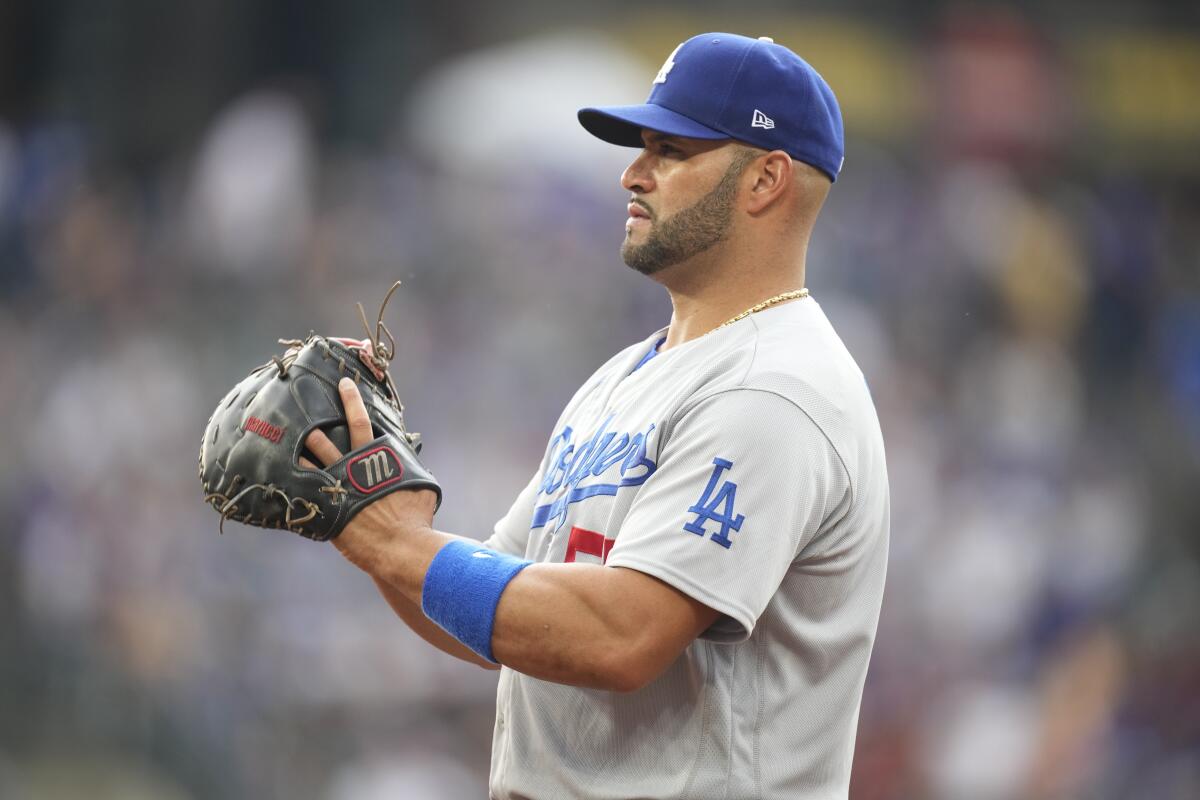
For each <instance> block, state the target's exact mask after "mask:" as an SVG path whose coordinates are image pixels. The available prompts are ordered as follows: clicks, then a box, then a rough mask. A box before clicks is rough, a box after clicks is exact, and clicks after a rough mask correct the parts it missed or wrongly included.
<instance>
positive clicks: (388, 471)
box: [346, 447, 404, 494]
mask: <svg viewBox="0 0 1200 800" xmlns="http://www.w3.org/2000/svg"><path fill="white" fill-rule="evenodd" d="M346 474H347V475H348V476H349V477H350V483H352V484H353V485H354V488H355V489H358V490H359V491H360V492H363V493H364V494H370V493H371V492H374V491H377V490H379V489H382V488H383V487H384V486H387V485H389V484H392V483H395V482H396V481H398V480H400V479H401V478H403V477H404V467H403V466H401V464H400V457H399V456H397V455H396V453H395V452H394V451H393V450H392V448H390V447H377V448H375V449H374V450H368V451H367V452H365V453H363V454H362V455H358V456H355V457H354V458H352V459H351V460H350V462H349V463H348V464H346Z"/></svg>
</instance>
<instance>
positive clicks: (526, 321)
mask: <svg viewBox="0 0 1200 800" xmlns="http://www.w3.org/2000/svg"><path fill="white" fill-rule="evenodd" d="M705 30H732V31H736V32H740V33H745V34H747V35H752V36H758V35H770V36H772V37H774V38H775V39H776V41H778V42H780V43H782V44H785V45H788V46H790V47H792V48H793V49H795V50H796V51H797V52H799V53H800V54H801V55H803V56H804V57H805V58H806V59H808V60H809V61H810V62H811V63H813V64H814V65H815V66H816V67H817V68H818V70H820V71H821V72H822V73H823V74H824V75H825V77H826V78H827V79H828V80H829V82H830V83H831V84H832V86H833V87H834V89H835V90H836V92H837V93H838V95H839V97H840V99H841V103H842V108H843V111H844V115H845V121H846V129H847V156H846V165H845V170H844V172H843V173H842V177H841V178H840V179H839V181H838V182H837V184H836V186H835V187H834V190H833V192H832V194H831V197H830V201H829V203H828V205H827V207H826V210H825V212H824V215H823V219H822V221H821V222H820V223H819V224H818V228H817V234H816V239H815V241H814V243H813V249H812V251H811V252H810V256H809V270H808V271H809V286H810V287H811V289H812V291H813V294H814V295H815V296H816V297H817V299H818V300H819V302H820V303H821V304H822V306H823V307H824V308H825V309H826V311H827V313H828V314H829V315H830V317H831V318H832V319H833V320H834V323H835V324H836V325H837V326H838V328H839V330H840V332H841V333H842V335H843V337H844V339H845V340H846V341H847V343H848V344H849V345H850V347H851V350H852V351H853V352H854V353H855V354H856V356H857V358H858V359H859V362H860V364H861V366H862V367H863V370H864V372H865V373H866V374H867V376H868V379H869V381H870V384H871V387H872V391H873V395H874V398H875V401H876V403H877V405H878V408H879V412H880V416H881V419H882V423H883V428H884V435H885V438H886V441H887V448H888V457H889V468H890V474H891V481H892V501H893V525H892V560H891V568H890V576H889V581H888V587H887V594H886V598H885V601H884V607H883V614H882V619H881V622H880V629H879V638H878V643H877V645H876V650H875V655H874V659H873V662H872V668H871V673H870V677H869V680H868V685H867V689H866V694H865V698H864V703H863V710H862V719H861V724H860V733H859V737H858V753H857V758H856V763H855V772H854V779H853V783H852V785H851V797H852V798H854V800H902V799H907V798H935V799H938V800H941V799H944V800H976V799H979V800H1007V799H1009V798H1031V799H1034V800H1043V799H1045V800H1049V799H1058V798H1063V799H1066V798H1096V799H1099V800H1104V799H1106V798H1134V797H1136V798H1153V799H1154V800H1175V799H1179V800H1183V799H1184V798H1196V797H1200V548H1198V546H1197V543H1198V540H1200V536H1198V534H1200V7H1198V6H1196V4H1195V3H1185V2H1165V1H1164V0H1156V1H1154V2H1150V1H1145V2H1137V3H1132V2H1129V3H1120V2H1114V1H1113V0H1097V1H1096V2H1079V1H1076V2H1058V3H1053V4H1049V3H1034V2H1025V3H1018V4H1009V5H1002V4H990V3H988V4H980V3H968V4H955V5H946V4H943V3H940V2H928V1H927V2H903V3H902V2H888V1H887V0H850V1H849V2H821V1H814V2H808V3H803V4H799V3H785V2H760V3H757V4H755V11H754V12H753V13H750V12H747V11H746V10H745V9H744V8H741V7H739V6H738V5H736V4H733V3H729V4H724V3H720V2H703V3H684V2H674V3H671V2H667V3H656V4H653V5H651V4H646V3H634V2H615V3H603V4H562V3H553V2H549V1H548V0H512V2H508V3H496V4H490V3H483V2H481V1H480V0H473V1H472V0H440V2H436V3H417V2H411V0H393V2H382V1H379V2H375V1H372V0H342V2H338V3H332V2H318V0H293V2H282V0H253V1H251V0H209V1H208V2H192V3H161V2H156V1H155V0H119V1H118V0H114V1H113V2H107V3H97V2H86V0H40V1H39V2H22V1H20V0H0V338H2V340H3V341H4V342H5V343H6V345H5V346H4V347H3V348H2V349H0V408H2V409H3V414H2V415H0V443H2V446H3V455H4V457H3V459H0V520H2V522H0V608H2V609H3V612H2V613H0V798H6V799H7V798H13V799H15V800H24V799H25V798H36V799H37V800H59V799H60V798H64V799H65V798H83V797H87V798H105V799H106V798H122V799H132V800H141V799H142V798H147V799H149V798H163V799H164V800H177V799H178V800H185V799H196V800H198V799H199V798H232V799H237V798H285V797H286V798H296V799H297V800H307V799H308V798H312V799H314V800H382V798H418V799H419V800H441V798H446V799H447V800H460V799H461V798H470V797H484V796H485V795H486V774H487V767H488V761H489V747H490V737H491V726H492V720H493V712H494V705H493V698H494V687H495V677H494V675H493V674H491V673H484V672H482V671H478V670H475V669H474V668H472V667H469V666H466V665H463V664H460V663H458V662H455V661H453V660H452V659H449V658H448V657H444V656H441V655H440V654H439V653H436V652H435V651H433V650H432V649H429V648H427V647H426V646H424V645H423V644H421V643H420V642H418V641H417V640H416V639H415V638H414V637H413V636H412V635H410V634H409V633H408V632H407V630H406V629H405V628H404V626H403V624H402V623H400V622H399V621H398V620H396V619H395V618H394V617H392V615H391V613H390V611H389V610H388V609H387V607H386V606H385V604H384V603H383V601H382V600H381V599H380V598H379V597H378V596H377V595H376V593H375V591H374V588H373V586H372V584H371V583H370V581H369V580H368V579H367V578H365V576H363V575H362V574H360V573H359V572H358V571H357V570H356V569H354V568H353V567H351V566H350V565H348V564H347V563H345V562H344V561H343V560H342V559H341V558H340V557H339V556H338V555H337V553H336V552H335V551H334V550H333V548H332V547H329V546H327V545H317V544H313V543H310V542H306V541H302V540H299V539H298V538H296V537H293V536H289V535H286V534H282V533H266V532H261V531H258V530H257V529H254V530H252V529H247V528H243V527H240V526H237V525H233V526H229V528H230V529H229V530H228V531H227V532H226V533H225V535H224V536H223V537H218V535H217V517H216V515H215V514H214V513H213V511H212V510H211V509H209V508H208V507H206V506H204V505H203V504H202V503H201V489H200V485H199V482H198V480H197V479H196V467H195V463H196V461H195V460H196V453H197V451H198V445H199V438H200V432H201V430H202V429H203V426H204V422H205V419H206V418H207V415H208V413H209V411H210V410H211V409H212V407H213V406H215V404H216V402H217V401H218V400H219V399H220V397H221V396H222V395H223V394H224V392H225V390H226V388H227V387H229V386H231V385H232V384H233V383H234V382H235V381H236V380H238V379H239V378H240V377H241V376H242V375H244V374H245V373H246V372H247V371H248V370H249V369H250V368H251V367H252V366H254V365H256V364H259V363H261V362H263V361H265V360H266V359H267V357H268V356H269V355H270V354H271V353H273V352H275V351H276V349H277V345H276V344H275V340H276V338H278V337H280V336H285V337H291V336H302V335H304V334H305V333H307V332H308V331H309V330H312V329H315V330H320V331H325V332H329V333H341V334H343V335H356V334H357V333H359V331H358V328H359V327H360V324H359V322H358V319H357V315H356V313H355V311H354V306H353V303H354V301H356V300H362V301H363V302H364V304H365V305H367V307H368V308H370V309H373V308H375V307H376V305H377V303H378V301H379V299H381V297H382V293H383V291H384V290H385V289H386V288H387V286H388V285H389V284H390V283H391V282H392V281H393V280H395V279H401V280H403V281H404V287H403V289H402V290H401V291H400V293H399V294H398V296H397V297H396V298H395V299H394V300H393V303H392V305H391V306H390V309H389V319H390V321H391V328H392V330H393V331H395V332H396V333H397V335H398V337H399V339H400V343H399V359H398V362H397V366H396V369H395V372H396V377H397V380H398V382H399V384H400V386H401V390H402V393H403V395H404V397H405V400H406V403H407V406H408V418H409V421H410V422H411V424H412V426H413V427H414V428H415V429H416V430H419V431H421V432H422V433H423V434H424V436H425V438H426V441H427V443H428V444H427V449H426V450H425V454H426V456H427V463H428V464H429V465H430V467H431V468H432V469H433V471H434V472H435V473H436V474H437V475H438V476H439V477H440V479H441V480H442V483H443V485H444V487H445V493H446V503H445V505H444V507H443V509H442V511H441V512H440V514H439V517H438V521H439V524H440V525H441V526H442V527H443V528H444V529H447V530H452V531H456V532H461V533H465V534H468V535H474V536H476V537H479V538H483V537H484V536H486V535H488V533H489V532H490V528H491V524H492V522H493V521H494V520H495V519H497V518H499V517H500V516H501V515H502V514H503V513H504V512H505V511H506V510H507V508H508V505H509V503H510V502H511V501H512V499H513V498H514V497H515V495H516V493H517V491H518V489H519V488H520V487H521V486H523V485H524V483H525V482H526V481H527V479H528V477H529V475H530V473H531V471H532V470H533V468H534V467H535V465H536V463H537V461H538V459H539V458H540V455H541V452H542V450H543V448H544V446H545V440H546V437H547V435H548V434H549V433H550V426H551V425H552V424H553V422H554V419H555V418H556V416H557V414H558V412H559V411H560V409H561V407H562V405H563V404H564V403H565V402H566V400H567V399H568V398H569V397H570V395H571V393H572V392H573V390H574V389H575V387H576V386H577V385H578V383H579V382H580V381H582V379H583V378H585V377H586V376H587V375H589V374H590V373H591V372H592V371H593V370H594V369H595V368H596V367H597V366H598V365H599V364H601V363H602V362H603V361H604V360H605V359H606V358H607V357H608V356H609V355H610V354H611V353H612V352H614V351H616V350H617V349H619V348H621V347H624V346H626V345H627V344H630V343H632V342H634V341H636V340H638V339H640V338H642V337H644V336H646V335H647V334H648V333H649V332H651V331H652V330H654V329H656V328H657V327H659V326H661V325H664V324H665V323H666V322H667V320H668V317H669V313H670V309H669V305H668V303H667V300H666V296H665V294H664V293H663V291H662V290H661V289H660V288H658V287H657V286H656V285H654V284H652V283H650V282H649V281H646V280H644V279H642V278H641V277H640V276H638V275H636V274H634V273H633V272H632V271H631V270H629V269H627V268H626V267H625V266H624V265H623V264H622V263H621V262H620V259H619V257H618V253H617V249H618V246H619V243H620V240H621V237H622V234H623V221H624V217H625V211H624V203H625V201H624V198H625V192H624V191H623V190H622V189H621V188H620V187H619V185H618V182H617V178H618V175H619V173H620V170H621V169H622V167H623V166H624V164H625V163H626V161H627V160H628V159H630V158H631V157H632V156H633V154H634V153H633V151H624V150H621V149H620V148H614V147H610V146H608V145H605V144H603V143H601V142H599V141H597V140H593V139H591V138H590V137H588V136H587V134H586V133H584V132H583V130H582V129H581V128H579V126H578V125H577V123H576V122H575V117H574V111H575V109H576V108H578V107H579V106H582V105H590V104H600V103H628V102H638V101H640V100H642V99H643V98H644V97H645V95H646V93H647V92H648V90H649V87H650V81H651V79H652V77H653V75H654V74H655V72H656V70H657V69H658V67H659V65H660V64H661V63H662V61H663V60H664V59H665V57H666V55H667V54H668V53H669V52H670V51H671V50H672V49H673V48H674V47H675V45H676V44H678V43H679V42H680V41H682V40H683V39H685V38H688V37H690V36H692V35H694V34H696V33H700V32H703V31H705Z"/></svg>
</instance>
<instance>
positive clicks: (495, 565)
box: [308, 33, 888, 800]
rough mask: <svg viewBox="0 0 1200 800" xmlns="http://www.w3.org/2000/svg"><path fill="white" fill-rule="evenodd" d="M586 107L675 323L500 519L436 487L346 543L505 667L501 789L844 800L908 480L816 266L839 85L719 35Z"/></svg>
mask: <svg viewBox="0 0 1200 800" xmlns="http://www.w3.org/2000/svg"><path fill="white" fill-rule="evenodd" d="M579 119H580V122H581V123H582V124H583V126H584V127H585V128H586V129H587V130H588V131H590V132H591V133H592V134H594V135H595V136H597V137H599V138H601V139H603V140H605V141H608V142H611V143H614V144H617V145H624V146H629V147H633V148H639V149H640V151H639V152H637V153H636V154H635V155H634V158H633V161H632V163H631V164H630V165H629V167H628V168H627V169H626V170H625V172H624V174H623V175H622V176H621V184H622V186H624V188H625V189H626V190H628V192H629V207H628V211H629V218H628V219H627V220H626V224H625V239H624V243H623V244H622V247H621V255H622V257H623V259H624V261H625V262H626V263H627V264H628V265H629V266H630V267H632V268H634V269H636V270H638V271H639V272H641V273H643V274H645V275H647V276H648V277H649V278H651V279H652V280H654V281H656V282H658V283H660V284H662V285H663V286H664V287H666V289H667V291H668V293H669V294H670V297H671V301H672V303H673V309H674V310H673V314H672V316H671V320H670V324H669V325H668V326H667V327H665V328H663V329H662V330H660V331H657V332H655V333H653V334H651V335H649V336H647V337H646V338H645V339H643V340H642V341H640V342H638V343H636V344H634V345H632V346H630V347H629V348H627V349H625V350H623V351H622V352H620V353H617V354H616V355H615V356H613V357H612V359H611V360H609V362H608V363H607V364H605V365H603V366H602V367H600V369H599V370H597V371H596V373H595V374H594V375H593V376H592V377H591V378H589V379H588V380H587V381H586V382H585V383H584V385H583V386H582V387H581V388H580V389H579V390H578V391H577V392H576V393H575V396H574V397H573V398H572V399H571V401H570V402H569V403H568V404H567V407H566V409H565V410H564V411H563V413H562V416H561V417H560V418H559V419H558V421H557V423H556V424H555V426H554V428H553V431H552V432H551V435H550V438H549V441H548V443H547V445H546V450H545V454H544V456H543V458H542V461H541V463H540V464H539V465H538V466H537V469H536V471H535V473H534V475H533V478H532V479H531V480H530V481H529V484H528V486H526V487H525V489H524V490H523V491H522V492H521V493H520V496H519V497H517V499H516V502H515V503H514V504H513V506H512V508H511V510H510V511H509V512H508V514H507V515H505V516H504V518H503V519H501V520H500V521H499V522H498V523H497V524H496V526H495V532H494V533H493V534H492V536H491V537H490V538H489V539H487V540H486V541H485V542H483V544H479V543H477V542H476V541H474V540H471V539H465V538H462V537H457V536H453V535H451V534H447V533H443V532H439V531H437V530H435V529H434V528H433V527H432V519H433V511H434V507H435V501H436V497H435V495H434V493H433V492H430V491H399V492H396V493H394V494H392V495H390V496H388V497H385V498H383V499H381V500H380V501H379V502H376V503H374V504H372V505H370V506H368V507H367V508H365V509H364V510H363V511H362V512H361V513H360V514H359V515H358V516H357V517H355V518H354V519H353V520H352V521H351V523H350V524H349V525H348V526H347V527H346V529H345V531H344V532H343V533H342V534H341V536H339V537H338V538H337V539H336V540H334V541H335V544H336V545H337V547H338V548H339V550H340V551H341V552H342V553H343V554H344V555H345V556H346V557H347V558H348V559H350V560H351V561H352V562H354V563H355V564H357V565H358V566H359V567H361V568H362V569H363V570H365V571H366V572H367V573H369V574H370V575H371V576H372V577H373V578H374V580H375V581H376V583H377V585H378V586H379V588H380V590H381V591H382V593H383V595H384V596H385V597H386V598H387V600H388V602H389V603H390V604H391V605H392V607H393V608H394V609H395V611H396V613H397V614H399V616H401V617H402V618H403V619H404V620H405V621H407V622H408V624H409V625H410V626H412V628H413V629H414V630H415V631H417V632H418V633H419V634H420V635H422V636H423V637H424V638H425V639H427V640H428V641H429V642H431V643H432V644H434V645H436V646H438V647H440V648H441V649H443V650H445V651H446V652H448V653H451V654H453V655H456V656H459V657H461V658H464V659H467V660H470V661H474V662H476V663H479V664H481V665H484V666H488V667H496V666H497V665H499V667H500V670H501V672H500V681H499V689H498V696H497V704H496V727H495V738H494V744H493V751H492V767H491V779H490V785H491V794H492V796H493V797H494V798H505V799H506V800H516V799H517V798H535V799H537V800H544V799H546V798H550V799H553V798H693V799H694V798H726V799H727V798H789V799H794V798H821V799H822V800H824V799H825V798H844V797H846V796H847V791H848V784H849V778H850V765H851V756H852V753H853V749H854V737H855V728H856V724H857V718H858V711H859V704H860V700H861V695H862V688H863V681H864V678H865V675H866V671H867V663H868V660H869V657H870V654H871V647H872V643H873V641H874V636H875V629H876V622H877V619H878V615H879V608H880V602H881V597H882V592H883V584H884V572H885V566H886V561H887V542H888V484H887V473H886V469H885V466H884V451H883V442H882V437H881V435H880V430H879V423H878V420H877V418H876V414H875V410H874V408H873V405H872V402H871V398H870V394H869V392H868V389H867V385H866V382H865V381H864V379H863V375H862V373H861V372H860V371H859V369H858V367H857V366H856V365H855V363H854V360H853V359H852V358H851V356H850V354H849V353H848V352H847V351H846V348H845V347H844V346H843V344H842V342H841V340H840V339H839V338H838V336H837V334H836V333H835V332H834V330H833V328H832V327H831V325H830V323H829V321H828V320H827V319H826V317H825V315H824V313H823V312H822V310H821V307H820V306H819V305H818V303H817V301H816V300H815V299H813V298H812V297H811V296H809V294H808V292H807V291H806V290H805V288H804V283H805V280H804V279H805V254H806V251H807V246H808V241H809V237H810V234H811V232H812V229H813V224H814V222H815V221H816V218H817V214H818V212H819V210H820V208H821V205H822V203H823V201H824V199H825V196H826V194H827V192H828V190H829V188H830V186H831V184H832V183H833V182H834V181H835V180H836V178H837V176H838V172H839V170H840V169H841V166H842V153H843V140H842V123H841V115H840V111H839V109H838V105H837V102H836V100H835V98H834V95H833V92H832V91H831V90H830V88H829V86H828V85H827V84H826V82H825V81H824V80H823V79H822V78H821V76H820V75H818V74H817V72H816V71H815V70H814V69H813V68H812V67H810V66H809V65H808V64H807V63H805V62H804V61H803V60H801V59H800V58H799V57H798V56H797V55H796V54H795V53H793V52H791V51H790V50H788V49H787V48H785V47H783V46H781V45H778V44H775V43H774V42H772V41H771V40H770V39H768V38H765V37H764V38H760V39H752V38H746V37H743V36H736V35H732V34H727V33H711V34H704V35H702V36H697V37H695V38H692V39H689V40H688V41H686V42H684V43H683V44H681V45H680V46H679V47H677V48H676V49H675V51H674V52H672V53H671V55H670V57H669V58H668V59H667V61H666V63H664V64H663V66H662V69H660V70H659V72H658V74H657V75H656V76H655V77H654V81H653V86H652V89H651V92H650V96H649V99H648V100H647V102H646V103H644V104H641V105H634V106H623V107H615V108H586V109H583V110H581V111H580V112H579ZM340 392H341V399H342V401H343V404H344V406H345V409H346V413H347V417H348V419H349V422H350V429H351V444H352V447H359V446H361V445H362V444H363V443H365V442H369V441H370V440H371V437H372V433H371V430H370V425H369V423H368V421H367V416H366V413H365V410H364V407H363V404H362V401H361V399H360V397H359V395H358V392H357V390H356V389H355V387H354V385H353V383H352V382H350V381H349V380H345V381H343V383H342V385H341V386H340ZM308 447H309V450H310V451H311V452H312V453H314V454H315V455H316V456H317V458H318V459H319V460H321V461H322V462H323V463H325V464H330V463H333V462H334V461H336V460H337V459H338V458H339V457H340V456H341V453H340V452H339V450H338V448H336V447H335V446H334V445H333V443H332V442H331V441H330V440H329V439H327V438H326V437H325V436H324V435H323V434H321V433H320V432H319V431H318V432H315V433H313V434H312V435H311V436H310V437H309V439H308Z"/></svg>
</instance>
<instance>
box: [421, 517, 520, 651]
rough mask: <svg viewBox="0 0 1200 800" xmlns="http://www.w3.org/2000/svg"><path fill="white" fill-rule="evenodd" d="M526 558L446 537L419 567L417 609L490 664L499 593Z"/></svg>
mask: <svg viewBox="0 0 1200 800" xmlns="http://www.w3.org/2000/svg"><path fill="white" fill-rule="evenodd" d="M532 563H533V562H532V561H525V560H523V559H520V558H513V557H512V556H510V555H506V554H504V553H497V552H496V551H495V550H488V549H487V548H486V547H482V546H480V545H477V544H472V543H471V542H464V541H461V540H455V541H453V542H450V543H449V544H447V545H445V546H443V547H442V549H441V550H438V552H437V555H435V556H434V557H433V561H432V562H430V564H429V569H428V570H427V571H426V572H425V583H424V584H423V585H422V587H421V610H422V611H424V612H425V616H427V617H429V618H430V619H431V620H433V621H434V622H436V623H437V624H438V625H439V626H440V627H441V628H442V629H443V630H444V631H446V633H448V634H450V635H451V636H453V637H454V638H455V639H457V640H458V641H460V642H462V643H463V644H465V645H466V646H467V647H469V648H471V649H472V650H474V651H475V652H476V653H478V654H479V655H481V656H483V657H484V658H486V659H487V660H488V661H491V662H492V663H493V664H495V663H497V662H496V659H495V658H494V657H493V656H492V627H493V625H495V622H496V606H497V605H498V604H499V603H500V595H502V594H503V593H504V589H505V587H507V586H508V582H509V581H511V580H512V579H513V578H515V577H516V575H517V573H518V572H520V571H521V570H523V569H525V568H526V567H527V566H529V565H530V564H532Z"/></svg>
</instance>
